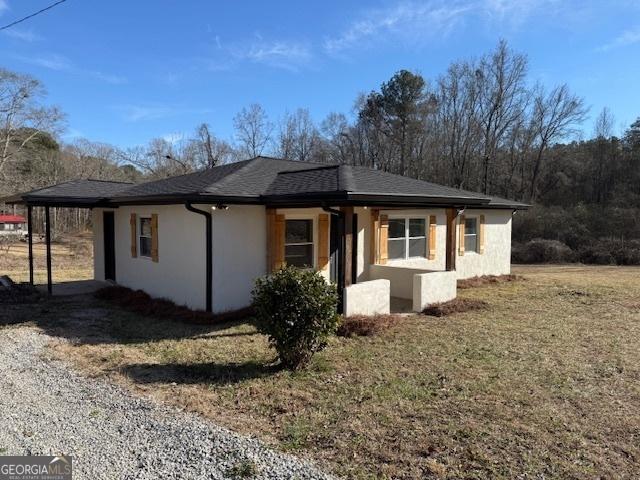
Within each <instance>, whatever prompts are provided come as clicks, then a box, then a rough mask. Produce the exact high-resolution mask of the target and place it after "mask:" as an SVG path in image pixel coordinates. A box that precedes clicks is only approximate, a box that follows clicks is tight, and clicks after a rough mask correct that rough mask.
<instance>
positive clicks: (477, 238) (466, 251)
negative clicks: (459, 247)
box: [464, 215, 480, 255]
mask: <svg viewBox="0 0 640 480" xmlns="http://www.w3.org/2000/svg"><path fill="white" fill-rule="evenodd" d="M467 220H473V221H475V222H476V233H467V231H468V230H467ZM464 222H465V225H464V253H475V254H476V255H479V254H480V217H479V216H478V215H465V217H464ZM467 237H476V248H475V250H467Z"/></svg>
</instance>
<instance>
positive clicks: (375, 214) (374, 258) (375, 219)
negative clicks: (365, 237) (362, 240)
mask: <svg viewBox="0 0 640 480" xmlns="http://www.w3.org/2000/svg"><path fill="white" fill-rule="evenodd" d="M379 229H380V210H372V211H371V235H370V242H369V243H370V245H369V256H370V261H371V264H372V265H375V264H376V263H378V242H377V239H378V230H379Z"/></svg>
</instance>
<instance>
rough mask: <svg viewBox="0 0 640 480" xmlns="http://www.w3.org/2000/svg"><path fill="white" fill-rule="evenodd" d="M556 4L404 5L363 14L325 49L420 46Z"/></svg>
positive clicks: (473, 0) (522, 0) (505, 0)
mask: <svg viewBox="0 0 640 480" xmlns="http://www.w3.org/2000/svg"><path fill="white" fill-rule="evenodd" d="M555 3H557V0H452V1H445V0H427V1H424V2H417V1H413V0H408V1H402V2H400V3H396V4H394V5H392V6H391V7H388V8H382V9H374V10H367V11H365V12H363V14H362V15H361V16H360V17H359V18H358V19H356V20H355V21H354V22H352V23H351V24H350V25H349V26H348V27H347V28H346V29H345V30H344V31H343V32H342V33H341V34H339V35H337V36H334V37H329V38H327V39H326V40H325V42H324V49H325V51H326V52H327V53H329V54H341V53H342V52H344V51H347V50H351V49H357V48H363V47H367V46H370V45H371V44H372V42H375V41H379V40H388V39H389V38H393V39H400V40H404V41H406V42H408V43H413V44H416V43H417V44H419V43H424V42H425V41H427V40H431V39H433V38H437V37H443V36H446V35H448V34H449V33H450V32H451V31H453V30H454V29H455V28H458V27H461V26H463V25H464V23H465V21H467V20H468V19H471V18H475V19H480V20H482V21H484V22H485V23H489V22H492V21H495V20H499V21H501V22H504V21H508V22H509V23H510V24H519V23H521V22H522V21H524V20H525V19H526V18H528V17H529V16H531V15H532V14H534V13H535V12H537V11H540V10H541V8H542V6H545V5H546V6H549V5H551V4H555Z"/></svg>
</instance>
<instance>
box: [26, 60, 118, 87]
mask: <svg viewBox="0 0 640 480" xmlns="http://www.w3.org/2000/svg"><path fill="white" fill-rule="evenodd" d="M15 58H17V59H18V60H20V61H22V62H24V63H29V64H31V65H37V66H39V67H43V68H47V69H49V70H55V71H57V72H65V73H70V74H73V75H81V76H86V77H91V78H94V79H96V80H100V81H102V82H106V83H111V84H113V85H121V84H123V83H127V79H126V78H125V77H123V76H120V75H113V74H109V73H104V72H101V71H98V70H89V69H84V68H81V67H78V66H77V65H75V64H74V63H73V62H72V61H71V60H69V59H68V58H67V57H65V56H63V55H58V54H55V53H54V54H49V55H40V56H35V57H24V56H16V57H15Z"/></svg>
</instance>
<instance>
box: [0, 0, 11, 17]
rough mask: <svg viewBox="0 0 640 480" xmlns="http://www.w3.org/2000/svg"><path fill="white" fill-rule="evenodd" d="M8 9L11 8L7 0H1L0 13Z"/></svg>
mask: <svg viewBox="0 0 640 480" xmlns="http://www.w3.org/2000/svg"><path fill="white" fill-rule="evenodd" d="M6 10H9V4H8V3H7V0H0V15H2V14H3V13H4V12H5V11H6Z"/></svg>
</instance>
